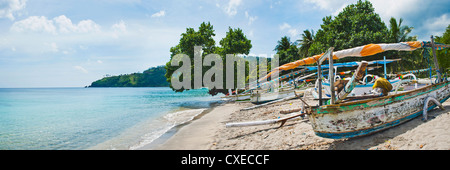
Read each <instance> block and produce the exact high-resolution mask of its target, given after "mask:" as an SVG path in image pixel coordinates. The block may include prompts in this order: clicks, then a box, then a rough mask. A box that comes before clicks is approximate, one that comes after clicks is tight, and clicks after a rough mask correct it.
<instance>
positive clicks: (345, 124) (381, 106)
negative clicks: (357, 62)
mask: <svg viewBox="0 0 450 170" xmlns="http://www.w3.org/2000/svg"><path fill="white" fill-rule="evenodd" d="M430 97H431V98H434V99H436V100H437V101H439V102H440V103H442V102H445V101H446V100H447V99H448V98H449V97H450V82H448V81H445V82H441V83H438V84H434V85H429V86H425V87H422V88H419V89H416V90H412V91H408V92H405V93H400V94H396V95H389V96H385V97H377V98H372V99H365V100H359V101H350V102H343V103H339V104H331V105H324V106H316V107H310V108H309V109H308V110H307V112H308V113H307V114H308V115H309V118H310V121H311V125H312V127H313V129H314V132H315V133H316V135H318V136H321V137H326V138H333V139H340V138H352V137H357V136H362V135H368V134H371V133H375V132H378V131H381V130H384V129H387V128H390V127H393V126H396V125H399V124H401V123H403V122H406V121H408V120H411V119H413V118H416V117H417V116H420V115H422V114H423V111H424V109H423V108H424V105H428V108H427V111H428V110H431V109H433V108H434V107H436V106H437V105H436V104H435V103H431V104H430V105H429V104H428V103H426V102H425V101H427V98H430Z"/></svg>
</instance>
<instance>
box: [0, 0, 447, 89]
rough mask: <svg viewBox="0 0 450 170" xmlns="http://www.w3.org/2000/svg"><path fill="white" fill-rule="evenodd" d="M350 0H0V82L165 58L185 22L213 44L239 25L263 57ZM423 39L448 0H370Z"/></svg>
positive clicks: (70, 78)
mask: <svg viewBox="0 0 450 170" xmlns="http://www.w3.org/2000/svg"><path fill="white" fill-rule="evenodd" d="M355 2H357V0H295V1H294V0H283V1H281V0H64V1H61V0H0V88H23V87H84V86H86V85H90V84H91V82H93V81H95V80H98V79H101V78H103V76H104V75H106V74H109V75H120V74H129V73H135V72H143V71H144V70H146V69H148V68H150V67H155V66H159V65H164V64H165V63H166V62H168V61H169V59H170V51H169V50H170V48H171V47H173V46H176V45H177V44H178V42H179V40H180V37H181V36H180V35H181V34H182V33H184V32H185V31H186V28H194V29H195V30H197V29H198V27H199V26H200V24H201V23H202V22H204V21H205V22H211V24H212V25H213V26H214V30H215V33H216V36H215V37H214V39H215V41H216V45H217V46H218V45H219V41H220V40H221V39H222V38H224V37H225V34H226V31H227V30H228V27H231V28H241V29H242V30H243V32H244V34H245V35H246V36H247V38H248V39H250V40H251V43H252V45H253V47H252V49H251V51H250V55H254V56H266V57H270V56H272V55H273V54H274V51H273V49H274V48H275V46H276V44H277V41H278V40H280V39H281V37H282V36H288V37H290V40H291V41H295V40H297V39H299V38H300V35H301V33H302V32H303V30H306V29H312V30H315V31H316V30H318V29H319V28H320V24H322V18H323V17H325V16H330V15H332V16H335V15H337V14H338V13H339V12H340V11H342V9H343V8H344V7H345V6H347V5H349V4H352V3H355ZM371 2H372V4H373V6H374V8H375V12H377V13H378V14H380V17H381V19H382V20H383V21H384V22H385V23H386V26H388V20H389V19H390V17H395V18H397V19H399V18H403V20H404V21H403V24H404V25H408V26H412V27H414V30H413V32H411V34H410V35H417V36H418V39H419V40H429V38H430V35H435V36H436V35H438V36H439V35H442V34H443V32H444V31H445V28H446V27H447V26H448V25H449V24H450V0H395V1H392V0H371Z"/></svg>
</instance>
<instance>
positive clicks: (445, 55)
mask: <svg viewBox="0 0 450 170" xmlns="http://www.w3.org/2000/svg"><path fill="white" fill-rule="evenodd" d="M435 42H437V43H443V44H450V24H449V25H448V26H447V29H445V32H444V34H442V36H436V40H435ZM436 56H437V58H438V62H439V66H440V67H441V68H442V69H441V70H444V71H447V70H448V69H450V60H449V58H450V49H448V48H446V49H443V50H438V51H436Z"/></svg>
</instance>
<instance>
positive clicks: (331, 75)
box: [328, 47, 336, 104]
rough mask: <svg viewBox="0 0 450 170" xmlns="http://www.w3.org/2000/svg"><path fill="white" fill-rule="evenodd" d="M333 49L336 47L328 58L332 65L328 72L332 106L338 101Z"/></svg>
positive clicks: (331, 49) (331, 50)
mask: <svg viewBox="0 0 450 170" xmlns="http://www.w3.org/2000/svg"><path fill="white" fill-rule="evenodd" d="M333 49H334V47H331V48H330V49H329V50H330V53H329V56H328V61H329V63H330V67H328V68H329V70H330V71H328V80H329V81H330V93H331V100H330V101H331V104H334V103H335V101H336V99H335V94H334V67H333V64H334V63H333Z"/></svg>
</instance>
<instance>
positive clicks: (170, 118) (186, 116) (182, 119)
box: [129, 109, 206, 150]
mask: <svg viewBox="0 0 450 170" xmlns="http://www.w3.org/2000/svg"><path fill="white" fill-rule="evenodd" d="M205 110H206V109H188V110H182V111H177V112H173V113H168V114H166V115H164V116H163V119H164V120H163V121H165V126H162V127H160V128H157V129H153V130H152V131H151V132H149V133H147V134H144V135H143V136H142V137H141V139H140V140H139V143H138V144H136V145H133V146H130V147H129V149H130V150H135V149H139V148H142V147H144V146H146V145H148V144H151V143H152V142H153V141H155V140H156V139H158V138H159V137H161V136H162V135H164V134H165V133H167V132H168V131H169V130H170V129H172V128H174V127H176V126H178V125H182V124H185V123H187V122H189V121H192V120H193V119H194V118H195V117H196V116H198V115H200V114H201V113H203V111H205Z"/></svg>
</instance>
